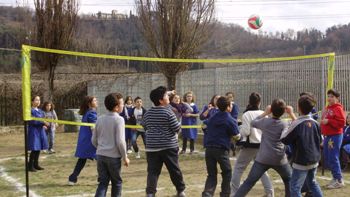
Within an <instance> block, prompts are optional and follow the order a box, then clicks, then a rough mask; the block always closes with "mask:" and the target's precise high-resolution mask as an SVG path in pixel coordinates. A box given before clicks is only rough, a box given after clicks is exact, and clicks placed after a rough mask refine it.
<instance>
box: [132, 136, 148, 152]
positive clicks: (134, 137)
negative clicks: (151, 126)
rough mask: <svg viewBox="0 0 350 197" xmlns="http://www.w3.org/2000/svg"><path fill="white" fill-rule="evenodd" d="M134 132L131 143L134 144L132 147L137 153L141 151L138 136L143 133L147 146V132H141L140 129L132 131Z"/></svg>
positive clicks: (144, 142)
mask: <svg viewBox="0 0 350 197" xmlns="http://www.w3.org/2000/svg"><path fill="white" fill-rule="evenodd" d="M132 132H133V134H132V137H131V144H132V148H133V149H134V151H135V152H136V153H137V152H139V147H138V145H137V138H138V137H139V136H140V135H141V137H142V141H143V144H144V145H145V146H146V134H145V132H140V131H132Z"/></svg>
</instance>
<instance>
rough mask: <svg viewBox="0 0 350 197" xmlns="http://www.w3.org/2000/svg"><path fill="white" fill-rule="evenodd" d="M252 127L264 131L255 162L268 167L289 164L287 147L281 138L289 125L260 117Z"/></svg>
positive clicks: (254, 121)
mask: <svg viewBox="0 0 350 197" xmlns="http://www.w3.org/2000/svg"><path fill="white" fill-rule="evenodd" d="M251 126H252V127H254V128H257V129H260V130H261V131H262V137H261V143H260V148H259V151H258V153H257V155H256V158H255V161H257V162H259V163H262V164H267V165H275V166H276V165H277V166H280V165H284V164H287V163H288V160H287V156H286V153H285V145H284V144H283V143H282V142H281V140H280V138H281V135H282V132H283V131H284V130H287V129H288V123H287V122H283V121H282V120H280V119H274V118H265V117H261V115H260V116H258V117H257V118H256V119H255V120H253V121H252V122H251Z"/></svg>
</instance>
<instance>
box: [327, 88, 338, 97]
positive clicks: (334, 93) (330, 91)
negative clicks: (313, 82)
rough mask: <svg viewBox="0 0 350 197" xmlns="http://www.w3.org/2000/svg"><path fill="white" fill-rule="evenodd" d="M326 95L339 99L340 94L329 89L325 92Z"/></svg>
mask: <svg viewBox="0 0 350 197" xmlns="http://www.w3.org/2000/svg"><path fill="white" fill-rule="evenodd" d="M328 94H331V95H333V96H335V97H337V98H339V97H340V93H339V92H338V91H336V90H335V89H329V90H328V91H327V95H328Z"/></svg>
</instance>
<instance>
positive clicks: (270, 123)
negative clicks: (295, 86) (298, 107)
mask: <svg viewBox="0 0 350 197" xmlns="http://www.w3.org/2000/svg"><path fill="white" fill-rule="evenodd" d="M285 109H286V103H285V102H284V100H282V99H275V100H273V101H272V104H271V106H270V105H269V106H267V107H266V109H265V112H264V113H263V114H261V115H259V116H258V117H257V118H256V119H255V120H253V121H252V122H251V126H252V127H254V128H257V129H260V130H261V132H262V137H261V143H260V148H259V151H258V154H257V156H256V158H255V161H254V164H253V166H252V168H251V170H250V172H249V175H248V178H247V179H246V180H245V181H244V183H243V184H242V185H241V186H240V187H239V189H238V190H237V192H236V194H235V197H243V196H246V195H247V194H248V192H249V191H250V190H251V189H252V188H253V186H254V185H255V183H256V182H257V181H258V180H259V179H260V178H261V176H262V175H263V174H264V173H265V172H266V171H267V170H269V169H270V168H272V169H274V170H275V171H277V173H278V174H279V175H280V176H281V178H282V180H283V183H284V188H285V196H286V197H289V196H291V195H290V185H289V184H290V178H291V175H292V173H291V167H290V165H289V163H288V160H287V156H286V154H285V146H284V144H283V143H282V142H281V140H280V138H281V134H282V132H283V131H284V130H286V129H287V127H288V124H287V122H284V121H282V120H281V119H280V117H281V116H282V115H283V114H284V112H285ZM270 114H272V117H268V118H267V117H266V116H268V115H270Z"/></svg>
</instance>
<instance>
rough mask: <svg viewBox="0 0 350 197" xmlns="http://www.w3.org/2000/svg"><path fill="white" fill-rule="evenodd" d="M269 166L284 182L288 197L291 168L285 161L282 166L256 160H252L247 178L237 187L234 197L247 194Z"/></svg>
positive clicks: (287, 196) (288, 196) (241, 196)
mask: <svg viewBox="0 0 350 197" xmlns="http://www.w3.org/2000/svg"><path fill="white" fill-rule="evenodd" d="M270 168H272V169H274V170H276V171H277V173H278V174H279V175H280V176H281V178H282V180H283V183H284V190H285V196H286V197H290V185H289V184H290V180H291V177H292V169H291V167H290V165H289V164H288V163H287V164H285V165H282V166H272V165H267V164H262V163H259V162H257V161H255V162H254V164H253V166H252V168H251V170H250V172H249V174H248V178H247V179H246V180H245V181H244V183H243V184H242V185H241V186H240V187H239V188H238V190H237V192H236V194H235V197H243V196H246V195H247V194H248V192H249V191H250V190H251V189H252V188H253V186H254V185H255V183H256V182H257V181H258V180H259V179H260V177H261V176H262V175H263V174H264V173H265V172H266V171H267V170H269V169H270Z"/></svg>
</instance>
